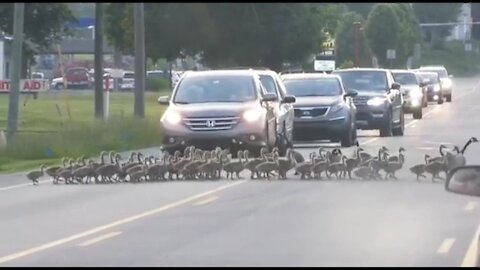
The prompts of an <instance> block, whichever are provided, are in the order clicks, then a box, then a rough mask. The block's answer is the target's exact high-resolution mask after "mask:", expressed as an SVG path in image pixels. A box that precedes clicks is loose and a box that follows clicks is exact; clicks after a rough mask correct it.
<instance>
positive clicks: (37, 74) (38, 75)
mask: <svg viewBox="0 0 480 270" xmlns="http://www.w3.org/2000/svg"><path fill="white" fill-rule="evenodd" d="M31 78H32V79H45V74H43V72H32V75H31Z"/></svg>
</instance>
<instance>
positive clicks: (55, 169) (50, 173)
mask: <svg viewBox="0 0 480 270" xmlns="http://www.w3.org/2000/svg"><path fill="white" fill-rule="evenodd" d="M66 162H67V158H65V157H63V158H62V166H52V167H49V168H47V169H45V173H46V174H47V175H48V176H50V177H52V179H53V182H54V184H55V183H56V182H55V178H56V176H57V173H58V172H59V171H60V170H61V169H64V168H66V167H67V165H66Z"/></svg>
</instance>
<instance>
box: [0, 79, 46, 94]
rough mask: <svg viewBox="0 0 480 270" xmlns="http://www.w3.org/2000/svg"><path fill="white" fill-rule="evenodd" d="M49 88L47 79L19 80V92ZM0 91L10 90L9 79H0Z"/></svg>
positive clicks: (39, 90)
mask: <svg viewBox="0 0 480 270" xmlns="http://www.w3.org/2000/svg"><path fill="white" fill-rule="evenodd" d="M48 89H49V84H48V80H45V79H26V80H20V92H42V91H47V90H48ZM0 92H10V80H0Z"/></svg>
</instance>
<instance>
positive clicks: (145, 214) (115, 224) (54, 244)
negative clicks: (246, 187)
mask: <svg viewBox="0 0 480 270" xmlns="http://www.w3.org/2000/svg"><path fill="white" fill-rule="evenodd" d="M247 181H248V180H241V181H237V182H234V183H231V184H228V185H224V186H221V187H218V188H215V189H213V190H210V191H206V192H203V193H200V194H197V195H194V196H191V197H188V198H185V199H183V200H180V201H177V202H174V203H170V204H167V205H164V206H161V207H159V208H156V209H152V210H149V211H146V212H143V213H140V214H138V215H134V216H131V217H128V218H124V219H122V220H118V221H115V222H112V223H109V224H106V225H103V226H99V227H96V228H93V229H91V230H88V231H85V232H81V233H78V234H75V235H72V236H69V237H65V238H62V239H59V240H56V241H53V242H49V243H46V244H43V245H40V246H37V247H34V248H30V249H27V250H24V251H20V252H17V253H14V254H10V255H7V256H4V257H1V258H0V264H2V263H5V262H9V261H12V260H16V259H19V258H22V257H25V256H28V255H32V254H35V253H38V252H41V251H44V250H47V249H50V248H54V247H57V246H60V245H63V244H66V243H69V242H72V241H75V240H77V239H80V238H83V237H86V236H90V235H92V234H96V233H98V232H101V231H105V230H109V229H111V228H114V227H118V226H120V225H124V224H127V223H130V222H133V221H136V220H139V219H142V218H146V217H149V216H152V215H154V214H158V213H161V212H163V211H166V210H169V209H172V208H175V207H178V206H180V205H184V204H187V203H189V202H192V201H195V200H198V199H200V198H203V197H206V196H210V195H212V194H214V193H216V192H219V191H222V190H225V189H228V188H231V187H233V186H236V185H239V184H242V183H245V182H247Z"/></svg>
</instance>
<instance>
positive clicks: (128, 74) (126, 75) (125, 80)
mask: <svg viewBox="0 0 480 270" xmlns="http://www.w3.org/2000/svg"><path fill="white" fill-rule="evenodd" d="M119 86H120V87H119V88H120V91H131V90H133V89H135V73H134V72H133V71H124V72H123V77H122V78H121V79H120V80H119Z"/></svg>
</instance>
